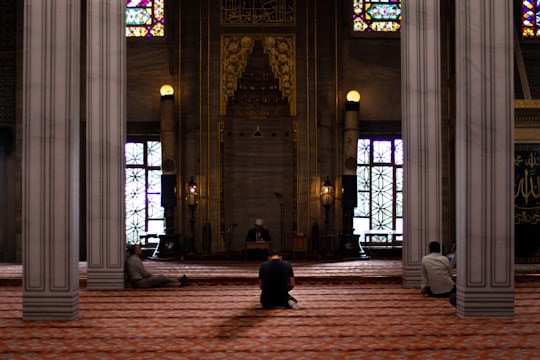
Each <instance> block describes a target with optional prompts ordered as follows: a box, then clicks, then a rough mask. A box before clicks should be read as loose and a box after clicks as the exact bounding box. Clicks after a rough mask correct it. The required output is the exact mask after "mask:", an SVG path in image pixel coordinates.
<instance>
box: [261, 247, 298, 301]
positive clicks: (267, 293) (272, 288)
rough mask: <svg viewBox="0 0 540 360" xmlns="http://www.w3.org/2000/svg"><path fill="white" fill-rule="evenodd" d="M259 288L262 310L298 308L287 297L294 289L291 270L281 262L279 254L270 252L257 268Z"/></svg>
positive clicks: (288, 265)
mask: <svg viewBox="0 0 540 360" xmlns="http://www.w3.org/2000/svg"><path fill="white" fill-rule="evenodd" d="M259 288H260V289H261V290H262V291H261V297H260V301H261V305H262V306H263V308H280V307H286V308H291V309H299V308H300V306H299V305H298V302H297V301H296V299H295V298H293V297H292V296H291V295H289V291H291V290H292V289H293V288H294V272H293V268H292V266H291V264H289V263H288V262H286V261H283V260H282V258H281V253H280V252H277V251H275V252H272V254H271V256H270V257H269V258H268V261H266V262H264V263H263V264H262V265H261V266H260V267H259Z"/></svg>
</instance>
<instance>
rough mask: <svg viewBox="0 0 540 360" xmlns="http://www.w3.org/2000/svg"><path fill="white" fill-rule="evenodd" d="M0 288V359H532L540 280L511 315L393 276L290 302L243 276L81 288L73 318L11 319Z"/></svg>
mask: <svg viewBox="0 0 540 360" xmlns="http://www.w3.org/2000/svg"><path fill="white" fill-rule="evenodd" d="M21 291H22V290H21V288H20V287H18V286H3V287H0V358H1V359H55V360H57V359H101V360H103V359H127V358H130V359H452V360H454V359H457V358H459V359H538V358H540V310H539V309H540V285H539V284H538V283H519V284H517V287H516V301H515V313H516V315H515V316H514V317H513V318H510V319H463V318H460V317H458V316H456V314H455V308H454V307H452V306H451V305H450V304H449V303H448V301H447V300H446V299H432V298H426V297H424V296H422V295H420V294H419V292H418V289H405V288H403V287H402V286H401V285H399V284H371V283H365V284H351V285H320V284H310V285H299V286H297V287H296V288H295V289H294V290H293V291H292V294H293V295H294V296H295V297H296V298H297V299H298V300H299V304H300V305H301V309H300V310H286V309H274V310H264V309H261V307H260V305H259V303H258V296H259V290H258V289H257V287H256V286H253V285H216V286H214V285H211V286H207V285H198V284H191V285H189V286H187V287H184V288H178V289H156V290H135V289H126V290H122V291H95V290H94V291H92V290H88V289H86V288H85V287H82V288H81V292H80V319H79V320H78V321H73V322H48V321H38V322H36V321H22V320H21V316H22V293H21Z"/></svg>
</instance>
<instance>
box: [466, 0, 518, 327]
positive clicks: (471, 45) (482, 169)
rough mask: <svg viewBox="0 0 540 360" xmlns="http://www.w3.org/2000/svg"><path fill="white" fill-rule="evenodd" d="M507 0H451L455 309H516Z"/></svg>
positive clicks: (506, 312) (500, 313)
mask: <svg viewBox="0 0 540 360" xmlns="http://www.w3.org/2000/svg"><path fill="white" fill-rule="evenodd" d="M512 3H513V2H512V1H507V0H475V1H470V0H457V1H456V21H457V23H456V96H457V97H456V107H457V108H456V209H457V214H456V235H457V266H458V276H457V290H458V292H457V312H458V315H460V316H464V317H510V316H513V314H514V222H513V221H514V220H513V209H514V200H513V184H514V178H513V174H514V172H513V166H514V165H513V153H514V142H513V139H514V131H513V126H514V106H513V99H514V83H513V36H512V35H513V25H512V24H513V18H512Z"/></svg>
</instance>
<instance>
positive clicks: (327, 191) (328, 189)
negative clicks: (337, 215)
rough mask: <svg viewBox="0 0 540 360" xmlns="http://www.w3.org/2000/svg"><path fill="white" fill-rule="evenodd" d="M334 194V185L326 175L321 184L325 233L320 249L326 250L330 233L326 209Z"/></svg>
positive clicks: (331, 204) (332, 200) (328, 208)
mask: <svg viewBox="0 0 540 360" xmlns="http://www.w3.org/2000/svg"><path fill="white" fill-rule="evenodd" d="M335 195H336V191H335V189H334V185H332V183H331V182H330V180H329V179H328V176H327V177H326V180H325V181H324V183H323V185H322V186H321V204H322V206H323V207H324V231H325V234H324V240H323V244H322V246H321V249H320V250H328V237H329V236H330V233H329V225H330V220H329V219H328V211H329V210H330V208H331V207H332V206H333V205H334V198H335Z"/></svg>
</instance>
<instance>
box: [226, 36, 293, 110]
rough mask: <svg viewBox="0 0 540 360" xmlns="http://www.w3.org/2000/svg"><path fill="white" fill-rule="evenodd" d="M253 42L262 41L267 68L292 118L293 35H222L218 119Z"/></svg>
mask: <svg viewBox="0 0 540 360" xmlns="http://www.w3.org/2000/svg"><path fill="white" fill-rule="evenodd" d="M255 40H262V43H263V48H264V52H265V53H266V54H268V57H269V61H270V66H271V68H272V71H273V72H274V75H275V76H276V78H278V79H279V87H280V90H281V93H282V94H283V96H285V97H287V99H288V101H289V104H290V115H291V116H295V115H296V72H295V53H296V51H295V49H296V41H295V40H296V39H295V36H294V35H222V37H221V60H222V61H221V72H220V77H221V88H220V115H226V114H227V102H228V99H229V97H232V96H234V92H235V90H236V86H237V80H238V78H240V77H241V76H242V72H243V71H244V69H245V68H246V64H247V60H248V55H249V54H250V53H251V52H252V51H253V43H254V41H255Z"/></svg>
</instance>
